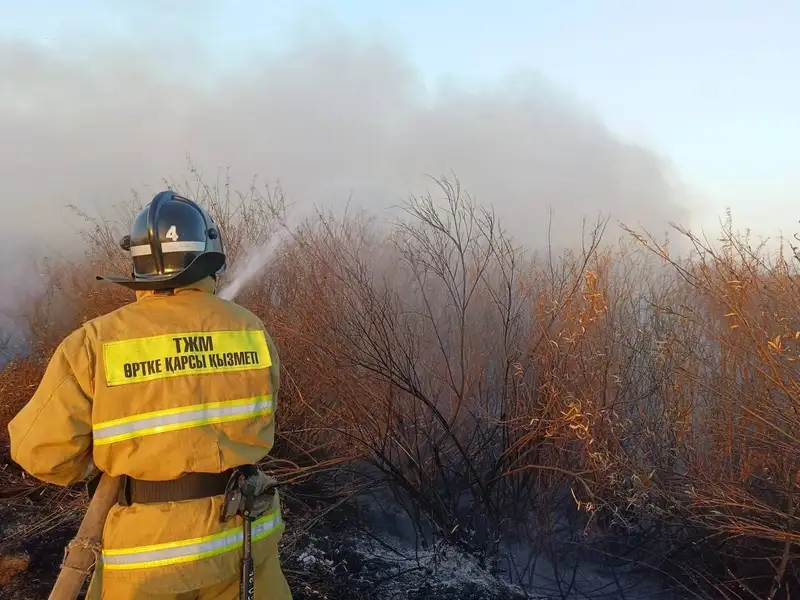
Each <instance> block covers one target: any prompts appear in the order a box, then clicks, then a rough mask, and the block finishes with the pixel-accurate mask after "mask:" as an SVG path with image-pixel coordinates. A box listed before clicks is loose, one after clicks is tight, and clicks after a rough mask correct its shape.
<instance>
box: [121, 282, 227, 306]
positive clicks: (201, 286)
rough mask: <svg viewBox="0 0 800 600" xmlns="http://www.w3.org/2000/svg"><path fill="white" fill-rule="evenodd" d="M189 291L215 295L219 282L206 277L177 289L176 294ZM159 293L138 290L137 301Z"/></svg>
mask: <svg viewBox="0 0 800 600" xmlns="http://www.w3.org/2000/svg"><path fill="white" fill-rule="evenodd" d="M189 290H194V291H199V292H205V293H207V294H214V293H216V291H217V282H216V281H214V278H213V277H205V278H203V279H201V280H200V281H196V282H194V283H190V284H189V285H184V286H181V287H177V288H175V291H174V293H175V294H180V293H182V292H186V291H189ZM160 295H161V294H159V293H158V292H155V291H153V290H137V292H136V300H137V301H140V300H143V299H145V298H149V297H151V296H160Z"/></svg>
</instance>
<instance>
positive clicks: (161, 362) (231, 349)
mask: <svg viewBox="0 0 800 600" xmlns="http://www.w3.org/2000/svg"><path fill="white" fill-rule="evenodd" d="M103 359H104V362H105V373H106V383H107V384H108V385H110V386H114V385H124V384H127V383H137V382H141V381H154V380H156V379H163V378H165V377H180V376H182V375H201V374H205V373H226V372H233V371H246V370H248V369H267V368H269V367H270V366H271V365H272V361H271V358H270V354H269V348H268V347H267V339H266V337H265V335H264V332H263V331H262V330H260V329H258V330H243V331H211V332H209V331H206V332H203V331H190V332H180V333H170V334H167V335H157V336H152V337H147V338H135V339H130V340H121V341H117V342H106V343H105V344H103Z"/></svg>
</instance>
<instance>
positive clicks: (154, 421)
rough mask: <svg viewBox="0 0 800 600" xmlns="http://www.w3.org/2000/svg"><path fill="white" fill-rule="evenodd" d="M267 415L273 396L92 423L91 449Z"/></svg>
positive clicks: (268, 395)
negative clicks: (92, 442)
mask: <svg viewBox="0 0 800 600" xmlns="http://www.w3.org/2000/svg"><path fill="white" fill-rule="evenodd" d="M270 413H272V394H267V395H264V396H256V397H254V398H242V399H239V400H229V401H226V402H206V403H203V404H193V405H191V406H181V407H179V408H168V409H166V410H157V411H153V412H149V413H144V414H141V415H133V416H130V417H123V418H121V419H114V420H113V421H104V422H102V423H95V424H94V425H93V426H92V436H93V438H94V445H95V446H102V445H105V444H113V443H114V442H121V441H123V440H130V439H133V438H138V437H143V436H146V435H153V434H155V433H163V432H166V431H178V430H180V429H189V428H191V427H201V426H203V425H210V424H212V423H227V422H230V421H241V420H244V419H250V418H252V417H259V416H262V415H267V414H270Z"/></svg>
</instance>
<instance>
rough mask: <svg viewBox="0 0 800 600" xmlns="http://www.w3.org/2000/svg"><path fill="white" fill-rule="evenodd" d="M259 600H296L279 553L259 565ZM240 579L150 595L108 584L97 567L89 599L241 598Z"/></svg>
mask: <svg viewBox="0 0 800 600" xmlns="http://www.w3.org/2000/svg"><path fill="white" fill-rule="evenodd" d="M255 587H256V600H292V592H291V590H290V589H289V584H288V583H287V582H286V577H284V575H283V571H282V570H281V565H280V560H279V558H278V555H277V553H276V554H273V555H272V556H270V557H269V558H267V559H266V560H264V561H262V562H261V564H259V565H256V566H255ZM238 598H239V578H238V577H237V578H236V579H233V580H230V581H224V582H222V583H220V584H217V585H213V586H210V587H207V588H203V589H199V590H194V591H191V592H186V593H183V594H177V595H174V594H173V595H156V596H154V595H152V594H146V593H143V592H142V591H140V590H139V589H137V588H136V587H129V586H125V585H122V584H119V583H116V582H114V583H113V584H112V585H108V584H106V585H104V584H103V577H102V572H101V571H100V569H96V570H95V574H94V576H93V577H92V581H91V583H90V584H89V590H88V592H87V594H86V600H238Z"/></svg>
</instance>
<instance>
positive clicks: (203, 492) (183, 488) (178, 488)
mask: <svg viewBox="0 0 800 600" xmlns="http://www.w3.org/2000/svg"><path fill="white" fill-rule="evenodd" d="M234 471H235V469H228V470H227V471H223V472H222V473H187V474H186V475H183V476H181V477H178V479H172V480H170V481H144V480H142V479H133V478H132V477H128V476H127V475H123V476H122V477H121V478H120V489H119V498H118V502H119V504H121V505H122V506H130V505H131V504H135V503H138V504H152V503H155V502H181V501H182V500H198V499H200V498H209V497H211V496H221V495H223V494H225V489H226V487H227V485H228V481H229V480H230V478H231V476H232V475H233V473H234Z"/></svg>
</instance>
